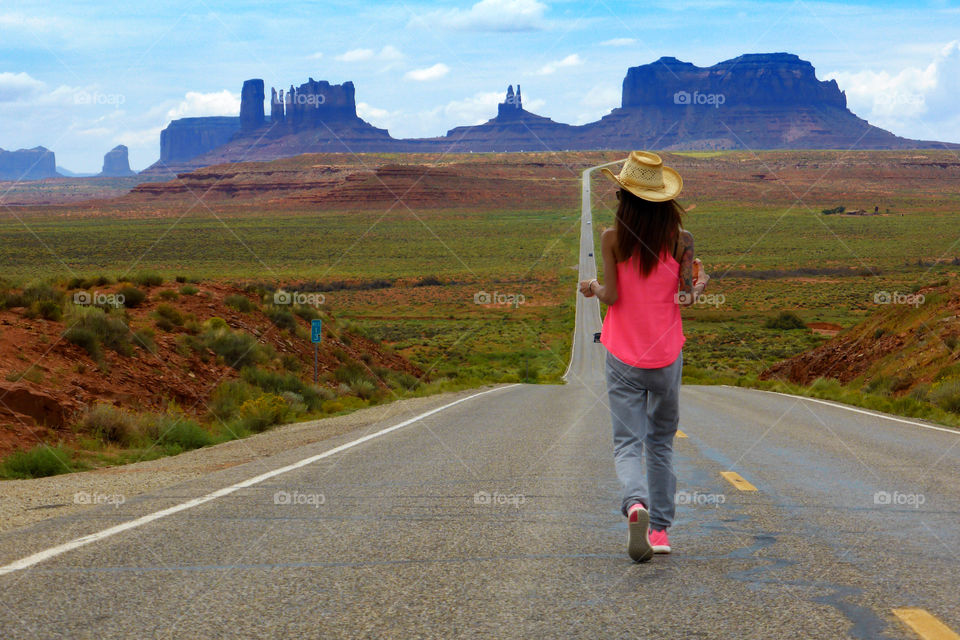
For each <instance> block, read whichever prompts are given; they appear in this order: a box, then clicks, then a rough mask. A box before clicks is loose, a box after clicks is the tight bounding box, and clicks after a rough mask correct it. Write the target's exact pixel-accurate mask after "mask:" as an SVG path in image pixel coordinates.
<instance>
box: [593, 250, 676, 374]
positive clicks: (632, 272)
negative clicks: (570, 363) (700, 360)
mask: <svg viewBox="0 0 960 640" xmlns="http://www.w3.org/2000/svg"><path fill="white" fill-rule="evenodd" d="M679 284H680V263H679V262H677V259H676V258H674V257H673V256H672V255H670V254H669V252H664V254H663V255H662V256H661V258H660V262H658V263H657V266H656V267H655V268H654V270H653V271H652V272H651V273H648V274H647V275H646V276H645V277H643V278H641V277H640V272H639V271H638V269H637V260H636V257H635V256H634V257H631V258H630V259H629V260H627V261H625V262H619V263H617V301H616V302H615V303H614V304H612V305H610V306H609V307H607V315H606V317H605V318H604V319H603V331H602V332H601V334H600V342H602V343H603V345H604V346H605V347H606V348H607V350H608V351H610V353H612V354H613V355H614V356H615V357H616V358H617V359H618V360H620V361H621V362H625V363H626V364H628V365H630V366H632V367H640V368H642V369H659V368H660V367H666V366H667V365H670V364H673V361H674V360H676V359H677V357H678V356H679V355H680V350H681V349H682V348H683V343H684V342H685V341H686V339H687V338H686V336H684V335H683V323H682V322H681V319H680V305H679V304H677V299H676V296H677V290H678V287H679Z"/></svg>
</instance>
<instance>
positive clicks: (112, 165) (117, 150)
mask: <svg viewBox="0 0 960 640" xmlns="http://www.w3.org/2000/svg"><path fill="white" fill-rule="evenodd" d="M136 173H137V172H136V171H131V170H130V159H129V155H128V150H127V147H126V145H122V144H118V145H117V146H115V147H114V148H113V149H111V150H110V151H108V152H107V153H106V155H104V156H103V170H102V171H100V176H102V177H120V176H132V175H136Z"/></svg>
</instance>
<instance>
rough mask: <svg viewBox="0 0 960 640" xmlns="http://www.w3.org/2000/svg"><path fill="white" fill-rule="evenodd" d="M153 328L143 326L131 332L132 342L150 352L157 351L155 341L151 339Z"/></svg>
mask: <svg viewBox="0 0 960 640" xmlns="http://www.w3.org/2000/svg"><path fill="white" fill-rule="evenodd" d="M153 337H154V333H153V329H151V328H149V327H144V328H143V329H137V330H136V331H134V332H133V344H135V345H137V346H138V347H140V348H141V349H143V350H144V351H149V352H150V353H156V352H157V343H156V341H154V339H153Z"/></svg>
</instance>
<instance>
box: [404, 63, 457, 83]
mask: <svg viewBox="0 0 960 640" xmlns="http://www.w3.org/2000/svg"><path fill="white" fill-rule="evenodd" d="M449 71H450V67H448V66H447V65H445V64H443V63H442V62H438V63H437V64H435V65H433V66H432V67H427V68H425V69H413V70H411V71H407V72H406V73H405V74H404V75H403V77H404V78H405V79H407V80H417V81H419V82H423V81H426V80H436V79H437V78H442V77H443V76H445V75H447V73H449Z"/></svg>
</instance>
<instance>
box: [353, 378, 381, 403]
mask: <svg viewBox="0 0 960 640" xmlns="http://www.w3.org/2000/svg"><path fill="white" fill-rule="evenodd" d="M378 391H379V389H378V387H377V385H375V384H374V383H372V382H370V381H369V380H359V379H358V380H354V381H353V382H351V383H350V393H352V394H354V395H355V396H357V397H358V398H363V399H364V400H370V399H371V398H373V397H375V396H376V395H377V392H378Z"/></svg>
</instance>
